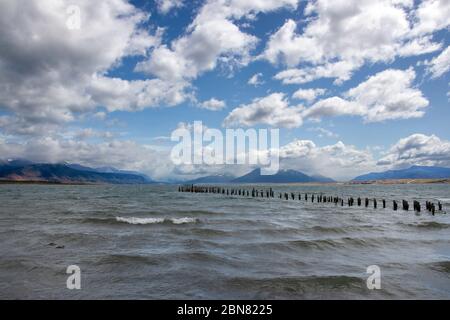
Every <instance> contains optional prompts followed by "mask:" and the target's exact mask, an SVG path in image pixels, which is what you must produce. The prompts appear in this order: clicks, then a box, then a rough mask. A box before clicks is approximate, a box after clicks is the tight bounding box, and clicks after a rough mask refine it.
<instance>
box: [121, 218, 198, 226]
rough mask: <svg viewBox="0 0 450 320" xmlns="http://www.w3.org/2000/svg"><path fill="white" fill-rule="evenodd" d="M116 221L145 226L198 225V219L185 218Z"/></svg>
mask: <svg viewBox="0 0 450 320" xmlns="http://www.w3.org/2000/svg"><path fill="white" fill-rule="evenodd" d="M116 221H118V222H125V223H128V224H136V225H145V224H159V223H172V224H187V223H196V222H198V219H196V218H190V217H184V218H138V217H116Z"/></svg>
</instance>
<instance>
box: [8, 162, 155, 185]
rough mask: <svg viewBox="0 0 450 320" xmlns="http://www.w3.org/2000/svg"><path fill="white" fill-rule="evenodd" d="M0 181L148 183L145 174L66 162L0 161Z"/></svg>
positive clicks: (149, 181)
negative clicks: (119, 171) (99, 168)
mask: <svg viewBox="0 0 450 320" xmlns="http://www.w3.org/2000/svg"><path fill="white" fill-rule="evenodd" d="M0 181H35V182H52V183H112V184H148V183H152V182H153V181H151V180H150V179H148V178H147V177H145V176H142V175H137V174H128V173H109V172H108V173H107V172H98V171H96V170H95V169H93V168H89V167H82V166H75V168H74V167H71V166H70V165H68V164H33V163H31V164H30V163H25V162H24V163H22V165H20V164H19V163H14V162H12V161H9V162H8V161H7V162H5V161H2V162H0Z"/></svg>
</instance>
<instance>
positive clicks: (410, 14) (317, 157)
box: [0, 0, 450, 180]
mask: <svg viewBox="0 0 450 320" xmlns="http://www.w3.org/2000/svg"><path fill="white" fill-rule="evenodd" d="M30 3H31V4H30V5H25V3H22V1H9V0H7V1H4V2H2V4H0V12H1V13H0V27H1V28H0V29H1V31H0V45H1V46H2V47H3V48H8V50H1V51H0V74H2V76H0V96H1V97H2V98H0V158H12V157H26V158H30V159H32V160H35V161H48V162H61V161H69V162H79V163H82V164H84V165H92V166H102V165H112V166H117V167H120V168H124V169H133V170H140V171H143V172H146V173H148V174H149V175H150V176H152V177H154V178H155V179H160V180H166V179H190V178H192V177H196V176H199V175H202V174H204V172H205V168H197V167H189V168H176V167H175V166H173V165H172V164H170V159H169V158H168V152H169V151H170V148H171V147H172V146H173V143H171V142H170V141H168V140H167V137H169V136H170V134H171V132H172V131H173V130H174V129H176V128H177V127H178V126H180V123H184V124H186V125H189V124H191V123H193V122H194V121H199V120H201V121H203V124H204V125H205V126H207V127H209V128H222V129H224V128H225V127H242V128H249V127H251V128H280V130H281V131H280V133H281V135H280V136H281V141H280V143H281V145H282V150H281V151H282V154H292V153H293V154H295V155H296V156H295V157H294V158H292V157H291V156H286V157H285V158H283V159H282V167H286V168H293V169H298V170H302V171H304V172H307V173H321V174H325V175H329V176H332V177H333V178H336V179H342V180H345V179H348V178H351V177H353V176H355V175H357V174H360V173H365V172H366V171H380V170H386V169H391V168H400V167H405V166H409V165H413V164H423V165H441V166H450V142H449V140H450V130H449V129H448V119H450V108H449V91H450V90H449V82H450V79H449V72H448V71H449V68H450V50H449V43H450V39H449V34H448V28H449V21H450V4H449V3H448V1H445V0H428V1H412V0H395V1H394V0H379V1H368V0H363V1H356V0H355V1H345V2H344V1H330V0H317V1H316V0H311V1H297V0H280V1H275V0H266V1H261V0H242V1H235V0H205V1H183V0H158V1H130V2H127V1H125V0H102V1H100V4H99V5H98V6H94V5H93V4H92V3H89V1H75V5H76V6H77V8H78V9H79V13H80V14H81V20H80V25H79V28H75V29H73V28H68V27H67V22H68V21H69V20H70V19H72V18H74V16H73V12H72V11H70V10H69V11H68V8H69V7H70V6H71V5H73V3H71V2H68V1H67V2H66V1H48V3H46V4H43V3H41V2H39V1H31V2H30ZM75 18H77V17H75ZM13 30H18V31H13ZM287 74H288V75H290V76H287ZM255 75H258V76H257V79H258V81H257V83H253V84H252V83H251V82H249V80H250V79H251V78H252V77H254V76H255ZM292 75H296V77H292ZM254 79H255V78H254ZM299 90H300V91H299ZM306 90H309V91H306ZM311 90H316V91H311ZM296 92H297V93H296ZM313 92H315V94H313ZM311 94H312V96H311ZM305 96H308V97H309V98H307V99H306V98H305ZM302 97H303V98H302ZM211 99H215V100H213V101H215V102H216V104H217V102H220V103H219V106H218V107H217V108H216V109H217V110H207V109H205V108H202V106H204V105H205V104H208V103H207V102H208V101H210V100H211ZM210 102H211V101H210ZM262 111H264V112H263V114H264V116H261V113H262ZM164 137H165V138H164ZM288 151H293V152H288ZM249 169H250V168H248V167H243V168H239V169H236V168H229V167H214V168H207V170H206V171H207V172H209V173H222V172H228V171H229V172H233V173H244V172H245V171H248V170H249Z"/></svg>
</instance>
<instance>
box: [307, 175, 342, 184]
mask: <svg viewBox="0 0 450 320" xmlns="http://www.w3.org/2000/svg"><path fill="white" fill-rule="evenodd" d="M311 178H314V179H315V180H316V182H323V183H332V182H336V180H333V179H331V178H328V177H325V176H322V175H320V174H315V175H312V176H311Z"/></svg>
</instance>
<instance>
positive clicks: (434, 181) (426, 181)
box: [0, 178, 450, 186]
mask: <svg viewBox="0 0 450 320" xmlns="http://www.w3.org/2000/svg"><path fill="white" fill-rule="evenodd" d="M11 184H15V185H16V184H17V185H20V184H24V185H61V186H70V185H80V186H84V185H86V186H93V185H147V184H115V183H102V182H82V181H73V182H62V181H35V180H0V185H11ZM395 184H398V185H403V184H450V178H445V179H395V180H373V181H347V182H323V183H320V182H305V183H301V182H298V183H240V184H237V183H236V184H235V183H204V184H198V185H267V186H281V185H289V186H333V185H347V186H349V185H395ZM148 185H154V184H148ZM158 185H174V186H176V185H183V183H182V182H180V183H158Z"/></svg>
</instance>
